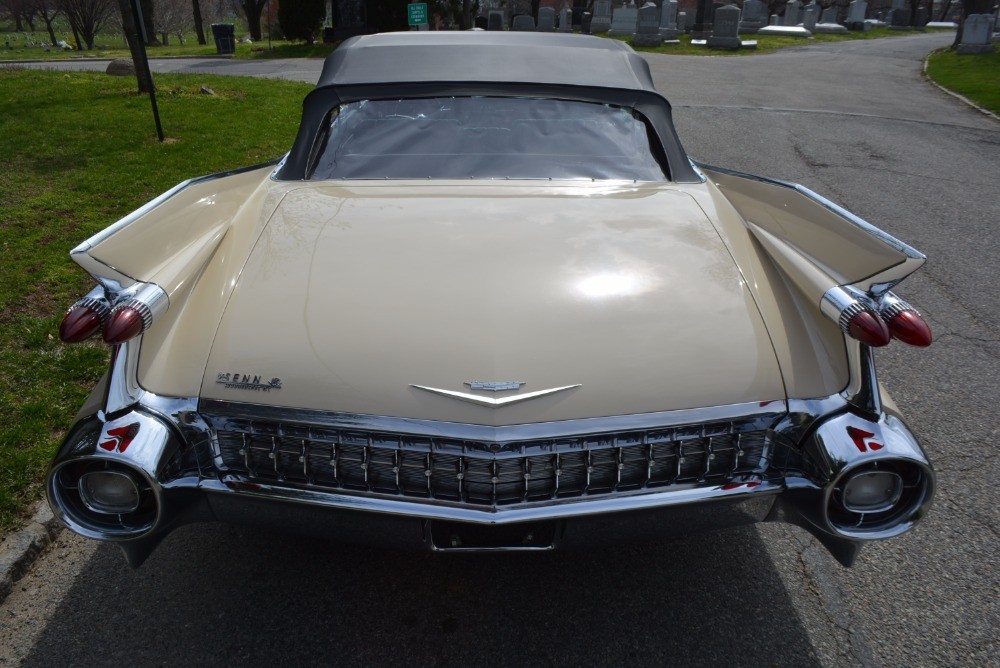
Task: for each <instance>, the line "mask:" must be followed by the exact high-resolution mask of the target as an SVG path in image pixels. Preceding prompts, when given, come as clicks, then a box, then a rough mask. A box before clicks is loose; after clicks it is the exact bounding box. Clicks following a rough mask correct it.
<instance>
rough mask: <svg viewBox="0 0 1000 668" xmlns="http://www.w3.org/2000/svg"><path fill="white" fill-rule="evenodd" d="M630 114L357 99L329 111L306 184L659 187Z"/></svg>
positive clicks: (564, 104) (518, 102)
mask: <svg viewBox="0 0 1000 668" xmlns="http://www.w3.org/2000/svg"><path fill="white" fill-rule="evenodd" d="M650 134H651V131H650V130H649V128H648V126H647V124H646V123H645V122H644V121H643V120H642V118H641V117H640V116H638V115H637V114H635V113H634V112H633V111H631V110H629V109H625V108H622V107H615V106H611V105H607V104H596V103H591V102H573V101H567V100H553V99H537V98H514V97H510V98H505V97H448V98H424V99H406V100H364V101H360V102H350V103H346V104H342V105H340V106H339V107H337V108H335V109H334V110H333V111H331V113H330V115H329V117H328V120H327V122H326V123H325V125H324V128H323V136H322V138H321V142H320V145H319V149H318V151H317V152H316V154H315V156H314V158H313V162H312V168H311V170H310V172H309V176H308V178H310V179H427V178H431V179H588V180H590V179H628V180H639V181H664V180H666V176H665V174H664V169H663V167H662V166H661V165H660V163H659V162H658V161H657V160H656V158H655V157H654V155H653V149H652V143H651V142H652V141H654V140H653V139H652V138H651V136H650Z"/></svg>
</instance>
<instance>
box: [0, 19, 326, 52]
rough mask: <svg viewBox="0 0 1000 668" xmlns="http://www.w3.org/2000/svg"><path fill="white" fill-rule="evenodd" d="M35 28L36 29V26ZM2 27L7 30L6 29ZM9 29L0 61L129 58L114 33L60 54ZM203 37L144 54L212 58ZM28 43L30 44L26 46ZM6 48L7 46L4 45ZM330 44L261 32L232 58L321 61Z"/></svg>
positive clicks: (33, 36)
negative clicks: (261, 36) (86, 46)
mask: <svg viewBox="0 0 1000 668" xmlns="http://www.w3.org/2000/svg"><path fill="white" fill-rule="evenodd" d="M235 25H236V37H237V38H242V37H245V36H246V35H247V31H246V26H245V24H241V23H239V22H237V23H236V24H235ZM36 27H37V26H36ZM4 28H7V29H6V30H5V29H4ZM9 28H10V26H2V25H0V61H24V60H67V59H68V60H73V59H77V58H131V57H132V54H131V53H130V52H129V50H128V46H127V45H126V44H125V41H124V40H123V39H122V36H121V35H120V34H118V33H115V34H99V35H98V36H97V38H96V39H95V40H94V46H95V48H94V49H92V50H88V49H83V50H82V51H64V50H62V49H58V48H53V47H52V46H51V44H50V39H49V34H48V32H46V31H44V30H41V31H37V30H36V31H35V32H27V33H13V32H11V31H10V30H9ZM68 30H69V28H68V27H67V26H64V25H57V26H56V29H55V32H56V39H57V40H65V41H66V42H67V43H69V44H72V43H73V35H72V34H71V33H69V32H68ZM205 37H206V38H207V41H208V44H205V45H200V44H198V40H197V38H196V36H195V34H194V33H193V32H190V33H185V34H184V43H183V44H182V43H181V40H180V39H179V38H178V36H177V35H176V34H171V35H169V37H168V39H169V44H168V45H166V46H150V47H148V49H147V53H148V54H149V57H150V58H173V57H178V56H214V55H216V49H215V41H214V40H213V39H212V32H211V28H210V27H209V26H208V25H207V24H206V25H205ZM29 43H30V44H29ZM8 45H9V46H8ZM334 46H335V45H333V44H304V43H302V42H289V41H288V40H279V39H275V40H271V41H268V39H267V33H266V29H265V34H264V39H263V40H261V41H259V42H253V43H246V42H237V44H236V53H235V54H233V57H235V58H307V57H311V58H322V57H325V56H326V55H328V54H329V53H330V52H331V51H333V49H334Z"/></svg>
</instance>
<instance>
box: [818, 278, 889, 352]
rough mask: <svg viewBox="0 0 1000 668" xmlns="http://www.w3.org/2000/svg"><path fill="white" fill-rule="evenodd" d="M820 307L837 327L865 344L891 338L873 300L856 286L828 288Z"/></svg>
mask: <svg viewBox="0 0 1000 668" xmlns="http://www.w3.org/2000/svg"><path fill="white" fill-rule="evenodd" d="M820 309H821V310H822V311H823V314H824V315H826V316H827V317H828V318H830V319H831V320H833V321H834V322H835V323H837V325H838V326H839V327H840V331H842V332H844V334H846V335H848V336H849V337H851V338H852V339H854V340H856V341H860V342H861V343H863V344H865V345H867V346H873V347H879V346H885V345H888V344H889V342H890V341H892V335H891V334H889V328H888V327H887V326H886V324H885V322H883V321H882V318H881V317H880V316H879V313H878V310H877V309H876V307H875V303H874V302H873V301H872V300H871V299H869V298H868V296H867V295H865V294H864V293H863V292H861V291H860V290H856V289H854V288H851V287H850V286H848V287H835V288H831V289H830V290H828V291H827V293H826V294H825V295H823V301H822V302H821V303H820Z"/></svg>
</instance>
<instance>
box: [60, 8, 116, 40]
mask: <svg viewBox="0 0 1000 668" xmlns="http://www.w3.org/2000/svg"><path fill="white" fill-rule="evenodd" d="M57 2H58V3H59V4H58V7H59V9H61V10H62V12H63V13H64V14H65V15H66V18H67V19H69V24H70V27H71V28H72V29H73V34H74V36H76V37H77V46H79V40H80V38H81V37H82V38H83V42H84V43H85V44H86V45H87V49H88V50H91V51H92V50H93V49H94V36H95V35H96V34H97V31H98V30H100V29H101V27H102V26H103V25H104V24H105V23H107V21H108V19H109V18H110V17H111V12H112V10H113V9H114V4H113V1H112V0H57Z"/></svg>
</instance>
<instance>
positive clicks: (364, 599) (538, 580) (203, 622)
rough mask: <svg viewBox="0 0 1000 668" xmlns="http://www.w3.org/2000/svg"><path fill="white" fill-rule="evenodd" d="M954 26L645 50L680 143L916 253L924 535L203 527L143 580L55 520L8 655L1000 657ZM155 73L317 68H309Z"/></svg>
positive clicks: (992, 151) (989, 179)
mask: <svg viewBox="0 0 1000 668" xmlns="http://www.w3.org/2000/svg"><path fill="white" fill-rule="evenodd" d="M951 39H952V34H950V33H944V34H941V33H939V34H927V35H920V36H912V37H901V38H892V39H880V40H865V41H855V42H842V43H834V44H814V45H809V46H805V47H802V48H797V49H792V50H786V51H780V52H776V53H773V54H768V55H761V56H753V57H745V58H726V57H714V58H709V57H685V56H660V55H647V56H646V57H647V60H648V61H649V62H650V65H651V69H652V72H653V76H654V79H655V81H656V83H657V86H658V87H659V89H660V90H661V91H662V92H663V93H664V94H665V95H666V96H667V98H668V99H670V100H671V102H672V103H673V105H674V109H675V113H674V115H675V122H676V124H677V127H678V132H679V134H680V136H681V139H682V141H683V142H684V145H685V147H686V148H687V150H688V151H689V153H690V154H691V155H692V156H694V157H696V158H698V159H700V160H703V161H705V162H707V163H710V164H719V165H722V166H725V167H728V168H732V169H738V170H743V171H747V172H751V173H759V174H764V175H767V176H771V177H776V178H783V179H787V180H792V181H798V182H800V183H803V184H804V185H806V186H807V187H809V188H811V189H813V190H815V191H816V192H818V193H820V194H821V195H824V196H826V197H828V198H829V199H831V200H833V201H835V202H837V203H839V204H841V205H843V206H845V207H846V208H848V209H850V210H851V211H853V212H855V213H857V214H858V215H860V216H861V217H863V218H865V219H867V220H869V221H871V222H872V223H874V224H875V225H877V226H879V227H882V228H884V229H886V230H887V231H889V232H890V233H892V234H894V235H896V236H898V237H899V238H901V239H903V240H904V241H906V242H907V243H910V244H911V245H913V246H914V247H915V248H917V249H918V250H921V251H923V252H925V253H926V254H927V255H928V257H929V260H928V263H927V265H926V266H925V267H924V268H923V269H921V271H919V272H918V273H917V274H915V275H914V276H913V277H911V278H909V279H908V280H907V281H906V282H905V283H903V284H902V286H901V287H900V289H899V293H900V294H901V295H902V296H903V297H904V298H906V299H908V300H910V301H912V302H913V303H914V304H915V305H916V306H917V307H918V308H920V309H921V311H922V312H923V313H924V315H925V316H926V317H927V318H928V319H929V321H930V323H931V325H932V327H933V328H934V331H935V332H936V334H937V339H936V342H935V344H934V345H933V346H932V347H931V348H930V349H928V350H917V349H913V348H908V347H906V346H902V345H899V344H895V345H892V346H889V347H888V348H886V349H883V350H880V351H879V352H878V356H877V361H878V365H879V369H880V375H881V380H882V382H883V384H884V385H885V386H886V387H887V388H888V390H889V392H890V393H891V394H892V395H893V398H894V399H895V401H896V402H897V403H898V404H899V406H900V408H901V409H902V411H903V413H904V415H905V416H906V417H907V421H908V422H909V424H910V425H911V427H912V428H913V430H914V432H915V433H916V434H917V436H918V437H919V438H920V439H921V442H922V444H923V445H924V447H925V449H926V450H927V452H928V454H929V456H930V457H931V459H932V461H933V462H934V464H935V466H936V468H937V471H938V493H937V498H936V501H935V507H934V508H933V509H932V511H931V513H930V514H929V516H928V517H927V518H926V519H925V520H924V522H923V523H922V525H921V526H919V527H918V528H917V529H916V530H915V531H914V532H912V533H910V534H907V535H905V536H902V537H900V538H896V539H893V540H891V541H886V542H883V543H877V544H871V545H868V546H866V547H865V548H864V549H863V550H862V552H861V555H860V557H859V560H858V562H857V564H856V565H855V566H854V567H853V568H852V569H849V570H848V569H843V568H841V567H840V566H838V565H837V564H836V563H835V562H834V560H833V559H832V558H831V557H830V556H829V555H828V554H827V553H826V552H825V550H824V549H823V548H822V547H820V546H819V545H818V543H816V541H814V540H813V539H812V538H811V537H810V536H808V535H807V534H805V533H804V532H803V531H801V530H799V529H796V528H794V527H789V526H785V525H761V526H759V527H756V528H753V529H745V530H736V531H728V532H723V533H715V534H709V535H706V536H700V537H696V538H691V539H690V540H684V541H678V542H676V543H671V544H668V545H662V546H631V547H626V548H622V549H617V550H595V551H591V552H586V553H571V552H565V553H556V554H552V555H544V556H541V557H537V558H536V557H531V558H524V557H512V556H509V555H497V556H490V557H484V558H477V559H466V558H458V559H455V558H444V559H442V558H441V557H439V556H435V555H426V554H399V553H388V552H380V551H377V550H367V549H361V548H353V547H351V548H342V547H336V546H332V545H330V544H326V543H322V542H320V541H313V540H309V539H303V538H295V537H286V536H283V535H280V534H274V533H269V532H264V531H249V530H243V529H236V528H229V527H221V526H219V527H210V526H193V527H186V528H184V529H182V530H180V531H178V532H177V533H176V534H174V535H172V536H171V537H169V538H168V539H167V540H166V541H165V543H164V544H163V545H162V546H161V547H160V549H159V550H158V551H157V552H156V553H155V554H154V555H153V557H152V558H151V559H150V561H149V562H148V563H147V564H146V565H145V566H144V567H143V568H142V569H140V570H139V571H136V572H132V571H130V570H128V568H127V567H125V565H124V561H123V559H122V558H121V556H120V555H119V554H118V553H117V552H116V550H115V549H114V548H113V547H111V546H107V545H104V546H99V547H95V546H93V545H92V544H90V543H87V542H86V541H80V540H79V539H75V538H66V537H65V536H64V537H63V538H60V541H59V542H57V545H56V547H54V548H52V549H51V550H50V552H49V553H48V554H47V555H46V557H44V558H43V559H42V561H40V562H39V563H38V564H37V565H36V567H35V569H34V571H33V572H32V573H31V574H30V575H29V576H28V577H27V578H26V579H25V580H22V581H21V583H19V584H18V585H16V586H15V591H14V593H13V594H12V596H11V597H10V598H9V599H8V600H7V602H6V603H5V604H4V606H3V607H4V611H2V622H0V640H2V641H3V642H0V646H2V647H3V648H4V649H3V650H2V651H0V663H5V664H10V665H16V664H17V663H18V662H20V661H24V665H53V664H67V665H70V664H74V663H86V664H89V665H110V664H114V663H119V664H120V663H122V662H128V663H131V664H136V665H149V664H153V663H156V664H181V663H184V664H189V663H195V664H217V663H225V664H231V663H246V662H249V661H253V662H254V663H265V662H270V661H284V662H287V661H289V660H291V661H292V662H294V663H296V664H323V663H331V662H334V661H336V662H337V663H338V664H378V663H388V662H390V661H391V662H393V663H407V664H415V665H448V664H464V663H468V662H476V663H480V664H488V665H497V664H524V665H574V664H589V665H606V664H611V663H625V662H628V663H631V664H640V665H663V664H665V663H676V664H691V665H708V664H714V665H719V664H727V665H762V664H767V665H796V666H798V665H825V666H857V665H861V666H879V665H884V666H897V665H908V666H909V665H913V666H916V665H921V666H923V665H949V666H952V665H969V666H985V665H1000V662H998V659H997V657H998V656H1000V647H998V635H1000V632H998V629H1000V606H998V596H997V592H998V591H1000V578H998V575H997V570H996V568H995V567H994V566H993V559H995V558H996V554H998V542H997V526H996V525H997V512H998V511H997V508H998V505H1000V498H998V496H1000V495H998V493H997V489H996V486H995V484H994V481H995V480H996V479H997V478H998V474H1000V471H998V462H997V457H996V456H995V453H994V450H993V448H994V447H995V446H994V444H995V443H996V441H997V432H998V427H997V424H998V422H1000V421H998V419H997V417H998V416H997V401H996V397H997V385H998V382H1000V368H998V364H997V357H998V350H1000V349H998V345H997V341H998V339H1000V327H998V325H1000V323H998V317H1000V316H998V313H1000V309H998V308H997V306H998V303H997V302H998V301H1000V290H997V280H996V276H995V269H994V266H995V258H996V257H997V255H998V253H997V250H998V248H997V246H998V244H997V241H996V234H995V231H994V229H993V228H994V227H995V225H996V224H997V223H998V222H1000V197H997V190H996V186H997V175H998V174H1000V123H998V122H996V121H995V120H992V119H990V118H987V117H985V116H984V115H982V114H980V113H978V112H976V111H973V110H971V109H969V108H968V107H966V106H964V105H962V104H961V103H960V102H958V101H957V100H955V99H953V98H951V97H949V96H947V95H945V94H944V93H942V92H940V91H938V90H937V89H935V88H933V87H932V86H930V85H928V84H927V83H926V82H925V81H923V80H922V75H921V60H922V58H923V56H924V55H926V54H927V53H928V52H930V51H931V50H932V49H934V48H938V47H940V46H944V45H946V44H948V43H949V42H950V41H951ZM73 65H74V66H81V67H84V66H85V67H88V68H92V69H103V67H104V64H103V63H98V64H80V63H74V64H73ZM46 66H51V64H46ZM154 68H155V69H156V70H157V71H187V72H196V71H205V72H211V73H216V74H226V73H229V74H255V75H261V76H280V77H284V78H298V79H302V80H306V81H315V79H316V76H317V75H318V73H319V70H320V68H321V62H320V61H287V62H286V61H211V62H208V63H201V64H199V63H198V62H197V61H170V62H169V63H163V62H162V61H161V62H156V63H155V64H154ZM164 122H165V123H168V124H169V119H164ZM137 620H142V623H137ZM3 634H6V638H4V635H3ZM11 638H20V639H21V640H20V641H19V642H17V643H13V642H11V643H8V639H11Z"/></svg>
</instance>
